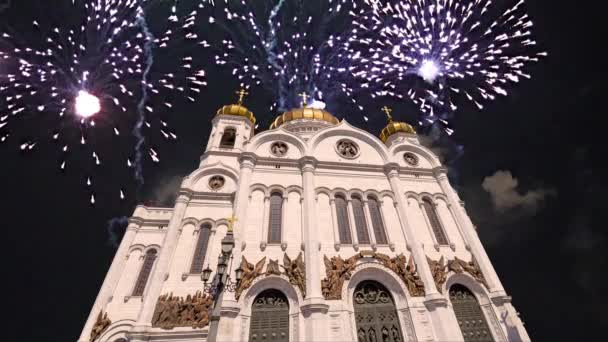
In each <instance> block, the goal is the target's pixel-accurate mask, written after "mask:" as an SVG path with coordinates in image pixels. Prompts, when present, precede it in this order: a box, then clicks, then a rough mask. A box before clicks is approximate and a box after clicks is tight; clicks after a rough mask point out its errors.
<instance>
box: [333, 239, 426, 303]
mask: <svg viewBox="0 0 608 342" xmlns="http://www.w3.org/2000/svg"><path fill="white" fill-rule="evenodd" d="M363 258H373V259H375V260H376V261H377V262H378V263H379V264H381V265H382V266H384V267H386V268H388V269H390V270H391V271H393V272H394V273H395V274H397V276H399V278H400V279H401V280H402V281H403V283H404V284H405V285H406V288H407V290H408V292H409V293H410V295H411V296H412V297H423V296H424V295H425V291H424V283H423V282H422V280H421V279H420V276H419V275H418V271H417V269H416V265H415V263H414V259H413V257H410V259H409V261H408V260H407V258H406V257H405V255H403V254H400V255H398V256H396V257H394V258H391V257H389V256H388V255H385V254H381V253H376V252H373V251H362V252H360V253H358V254H355V255H354V256H352V257H350V258H348V259H346V260H343V259H342V257H340V256H335V257H332V258H331V259H328V258H327V256H324V262H325V273H326V277H325V279H323V280H321V289H322V291H323V297H325V299H327V300H340V299H342V286H343V284H344V281H345V280H348V279H350V277H351V276H352V272H353V270H354V269H355V267H356V265H357V262H358V261H359V260H360V259H363Z"/></svg>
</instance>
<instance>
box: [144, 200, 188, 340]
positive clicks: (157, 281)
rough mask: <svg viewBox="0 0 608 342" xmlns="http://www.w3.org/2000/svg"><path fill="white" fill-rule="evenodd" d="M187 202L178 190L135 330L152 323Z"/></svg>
mask: <svg viewBox="0 0 608 342" xmlns="http://www.w3.org/2000/svg"><path fill="white" fill-rule="evenodd" d="M189 202H190V196H189V194H186V193H182V192H180V195H179V197H178V198H177V200H176V201H175V207H174V209H173V215H172V216H171V220H170V221H169V227H168V228H167V233H166V234H165V238H164V240H163V244H162V246H161V249H160V256H159V258H158V260H156V264H155V265H154V269H153V271H152V274H151V275H150V278H149V279H148V284H147V286H146V291H145V293H144V297H143V305H142V308H141V311H140V313H139V317H138V319H137V323H136V324H135V328H134V330H135V331H141V330H145V329H146V328H147V327H149V326H151V324H152V316H153V314H154V309H155V308H156V302H157V301H158V297H159V296H160V295H161V294H162V293H161V291H162V289H163V285H164V283H165V280H166V279H167V277H168V276H169V267H170V265H171V260H172V259H173V254H174V253H175V247H176V245H177V240H178V237H179V232H180V230H181V225H182V220H183V219H184V215H185V213H186V208H188V203H189Z"/></svg>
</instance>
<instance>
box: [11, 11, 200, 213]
mask: <svg viewBox="0 0 608 342" xmlns="http://www.w3.org/2000/svg"><path fill="white" fill-rule="evenodd" d="M153 3H158V4H159V8H163V10H162V11H161V10H159V11H157V12H158V13H157V12H155V11H154V9H156V8H154V9H153V8H152V7H151V5H152V4H153ZM62 5H63V6H62ZM172 5H173V6H171V10H170V12H168V13H166V14H167V16H166V19H165V20H158V19H155V20H154V22H153V24H154V27H151V26H149V24H150V23H149V22H148V21H147V19H146V16H147V15H150V14H151V13H153V15H154V16H155V17H156V15H157V14H161V15H163V14H165V12H164V8H165V7H167V5H166V4H164V3H163V4H160V3H159V2H158V1H156V0H81V1H75V2H72V1H71V0H60V1H59V0H58V1H57V3H56V4H54V5H53V6H52V7H50V8H48V11H49V12H48V13H46V12H45V13H44V15H43V16H40V17H39V18H38V17H34V18H32V27H31V28H30V29H23V28H22V29H21V30H20V31H21V32H23V36H22V35H20V34H18V33H15V32H14V31H15V30H13V29H10V27H7V28H6V29H1V28H0V61H2V67H3V73H2V74H0V143H4V144H13V143H12V141H15V143H14V144H16V145H17V146H18V147H19V148H20V149H21V150H22V151H24V152H28V151H35V150H36V149H37V148H38V147H39V146H41V145H46V144H47V143H51V144H52V145H57V146H58V148H59V150H60V153H61V160H59V162H58V165H59V169H60V170H61V171H63V172H67V170H68V169H69V166H70V162H68V159H75V160H76V162H74V163H73V165H79V168H82V170H81V171H83V173H84V175H79V178H81V179H85V180H86V182H85V184H86V187H87V189H89V191H91V192H93V187H94V183H95V182H94V181H93V180H92V179H93V175H94V174H95V173H98V172H102V170H101V169H100V168H99V167H100V166H101V165H102V156H101V154H100V152H99V150H102V151H104V152H107V153H106V154H105V155H104V157H107V158H108V159H113V160H116V159H121V160H126V162H125V163H124V164H123V165H126V166H128V167H129V168H134V169H135V172H134V175H135V178H136V180H137V183H138V186H141V184H142V183H143V158H144V157H143V156H144V152H143V151H144V150H145V149H146V148H147V149H148V150H149V157H150V159H151V160H152V161H153V162H159V160H160V157H159V153H158V152H157V151H156V150H154V149H152V148H151V147H150V146H149V145H150V143H149V142H148V141H147V140H150V137H149V135H148V133H145V132H144V129H146V128H150V129H154V130H155V129H156V128H157V127H158V131H159V133H160V134H159V136H160V137H161V138H164V139H165V140H168V141H172V140H176V139H177V135H176V134H175V133H174V132H172V130H171V129H170V128H169V126H168V123H167V122H166V121H165V120H164V119H163V118H164V116H165V115H166V114H167V113H168V112H170V111H171V109H172V108H173V106H174V104H175V101H177V103H179V102H181V101H185V100H187V101H191V102H194V101H195V100H196V96H197V95H198V94H199V93H200V91H201V88H202V87H204V86H206V81H205V78H206V73H205V71H204V70H203V69H202V68H199V63H198V61H197V60H195V59H194V58H192V55H190V53H192V51H191V50H193V49H195V48H198V47H199V45H198V43H199V41H198V35H197V33H196V29H195V27H196V22H197V18H198V12H197V11H196V10H194V11H192V12H190V14H188V15H185V16H183V17H182V16H178V14H177V13H178V10H177V9H176V6H177V1H172ZM11 10H12V8H10V9H8V10H7V11H6V12H3V13H2V15H3V18H2V27H4V26H8V25H10V21H5V20H4V16H6V17H7V19H10V18H11V17H10V16H9V15H10V11H11ZM57 16H61V18H62V19H61V20H53V18H55V17H57ZM64 18H67V19H65V20H64ZM21 22H23V18H21V17H19V23H21ZM155 32H158V34H155ZM159 60H161V61H162V62H163V63H154V62H155V61H159ZM159 107H160V108H162V110H160V108H159ZM9 129H10V130H9ZM124 130H128V131H131V132H132V134H133V136H134V138H135V146H134V147H135V152H133V150H127V149H125V148H124V146H131V145H130V144H131V143H132V141H131V140H125V138H124V137H123V136H124V135H123V134H122V132H123V131H124ZM17 135H21V136H22V137H18V136H17ZM19 139H21V142H19V141H18V140H19ZM112 146H117V147H118V148H117V149H115V148H112ZM123 158H124V159H123ZM132 158H134V159H132ZM113 164H116V163H113ZM113 171H115V170H112V172H113ZM129 172H131V171H130V170H129ZM116 192H117V195H119V196H120V198H121V199H124V198H125V189H124V188H121V189H120V191H118V190H117V191H116ZM90 202H91V203H95V202H96V198H95V195H94V194H91V196H90Z"/></svg>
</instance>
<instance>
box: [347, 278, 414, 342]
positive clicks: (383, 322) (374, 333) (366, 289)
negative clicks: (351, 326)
mask: <svg viewBox="0 0 608 342" xmlns="http://www.w3.org/2000/svg"><path fill="white" fill-rule="evenodd" d="M353 299H354V300H353V302H354V306H355V320H356V322H357V341H358V342H402V341H403V337H402V336H403V334H402V333H401V326H400V324H399V316H398V315H397V308H396V307H395V302H394V301H393V297H392V296H391V295H390V293H389V292H388V290H387V289H386V288H385V287H384V286H382V285H381V284H380V283H378V282H375V281H364V282H362V283H360V284H359V285H358V286H357V288H356V289H355V294H354V298H353Z"/></svg>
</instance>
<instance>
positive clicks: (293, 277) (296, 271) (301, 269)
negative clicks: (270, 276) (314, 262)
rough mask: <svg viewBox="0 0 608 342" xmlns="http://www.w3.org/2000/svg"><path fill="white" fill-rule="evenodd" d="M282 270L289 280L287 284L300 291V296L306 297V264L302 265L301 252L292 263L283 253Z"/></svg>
mask: <svg viewBox="0 0 608 342" xmlns="http://www.w3.org/2000/svg"><path fill="white" fill-rule="evenodd" d="M283 268H284V269H285V275H286V276H287V278H289V282H290V283H291V284H292V285H294V286H297V287H298V288H299V289H300V291H302V296H303V297H306V264H304V259H303V256H302V252H300V254H298V257H297V258H296V260H293V261H292V260H291V259H290V258H289V256H288V255H287V253H285V256H284V257H283Z"/></svg>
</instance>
